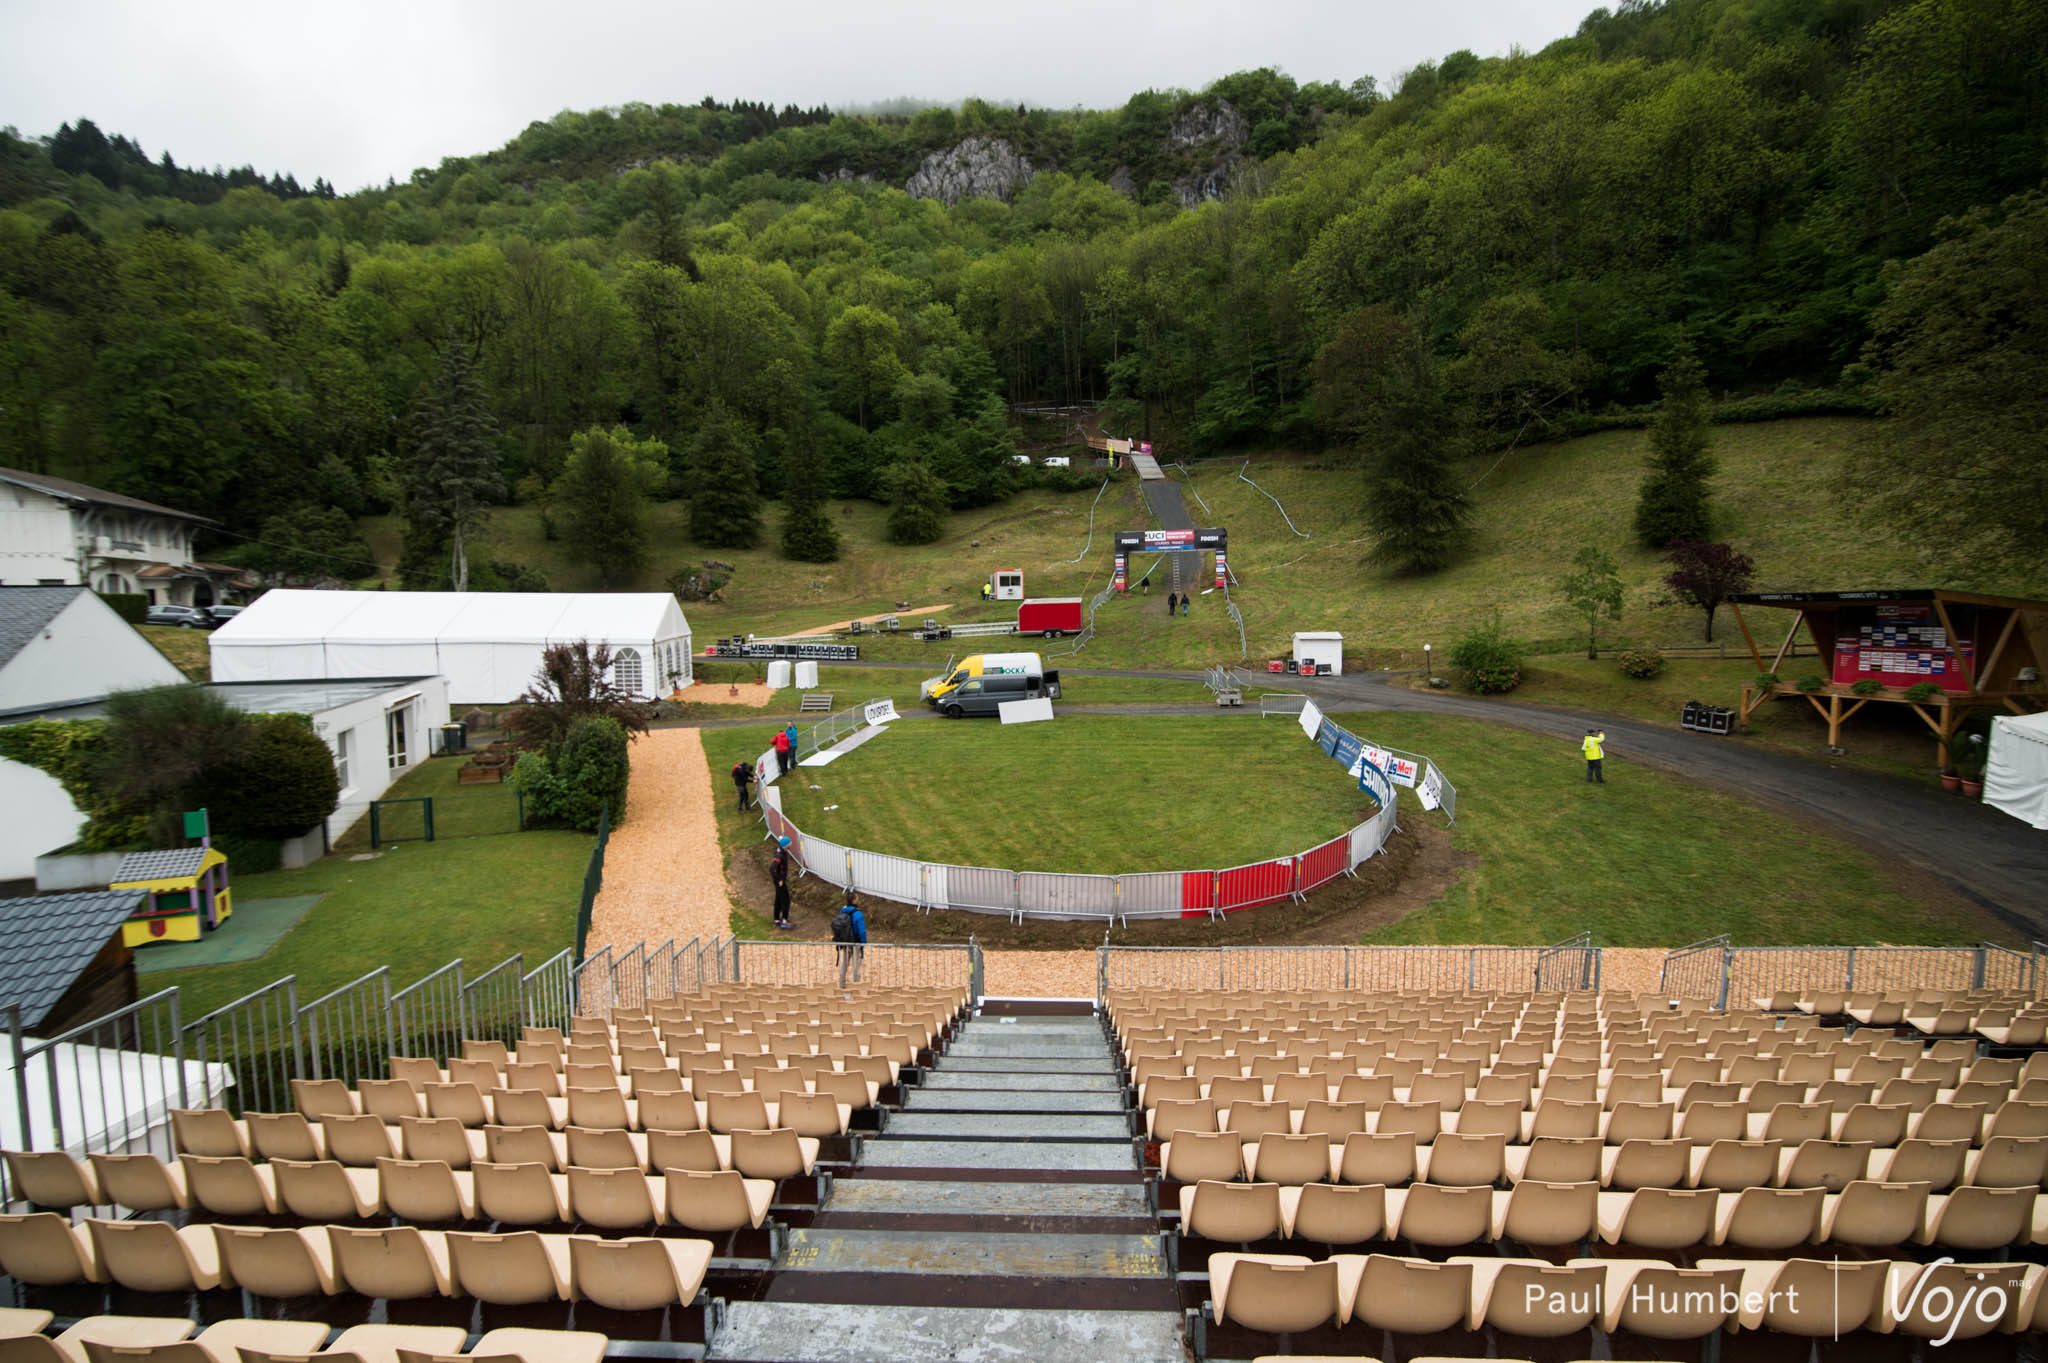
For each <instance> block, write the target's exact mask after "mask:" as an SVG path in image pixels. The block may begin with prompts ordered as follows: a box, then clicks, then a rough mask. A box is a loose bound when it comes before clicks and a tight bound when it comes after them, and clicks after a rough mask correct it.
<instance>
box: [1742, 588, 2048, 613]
mask: <svg viewBox="0 0 2048 1363" xmlns="http://www.w3.org/2000/svg"><path fill="white" fill-rule="evenodd" d="M1728 599H1729V600H1730V601H1731V602H1733V603H1735V604H1736V605H1739V606H1784V607H1788V608H1789V607H1802V606H1818V607H1823V608H1825V607H1829V606H1883V605H1889V604H1891V603H1893V602H1908V601H1911V602H1920V601H1941V602H1960V603H1962V604H1964V605H1970V606H2010V607H2013V608H2015V609H2018V610H2048V601H2030V600H2027V599H2026V598H2024V597H2018V596H1986V595H1984V594H1983V593H1981V592H1959V591H1951V590H1949V589H1948V588H1946V587H1892V588H1869V589H1866V590H1863V591H1853V592H1737V593H1736V594H1735V595H1733V596H1731V597H1729V598H1728Z"/></svg>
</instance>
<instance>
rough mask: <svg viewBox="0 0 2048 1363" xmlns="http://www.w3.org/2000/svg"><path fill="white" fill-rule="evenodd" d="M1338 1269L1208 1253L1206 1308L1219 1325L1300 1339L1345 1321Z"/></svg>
mask: <svg viewBox="0 0 2048 1363" xmlns="http://www.w3.org/2000/svg"><path fill="white" fill-rule="evenodd" d="M1340 1277H1341V1275H1340V1270H1339V1265H1338V1263H1337V1262H1336V1260H1334V1259H1330V1260H1325V1261H1323V1262H1322V1263H1315V1262H1312V1261H1311V1260H1309V1259H1306V1258H1303V1257H1302V1256H1301V1255H1298V1254H1212V1255H1210V1256H1209V1309H1210V1311H1211V1313H1212V1314H1213V1316H1214V1318H1215V1320H1216V1321H1217V1323H1218V1324H1224V1323H1228V1324H1232V1325H1239V1326H1243V1327H1244V1328H1246V1329H1250V1330H1265V1331H1270V1332H1273V1333H1276V1334H1299V1333H1302V1332H1305V1331H1309V1330H1313V1329H1315V1328H1317V1327H1318V1326H1321V1325H1325V1324H1328V1323H1330V1322H1331V1321H1335V1322H1337V1323H1338V1324H1340V1325H1341V1324H1343V1323H1344V1321H1345V1320H1347V1319H1348V1318H1349V1316H1350V1303H1349V1302H1347V1301H1346V1300H1344V1297H1343V1294H1342V1289H1341V1283H1340Z"/></svg>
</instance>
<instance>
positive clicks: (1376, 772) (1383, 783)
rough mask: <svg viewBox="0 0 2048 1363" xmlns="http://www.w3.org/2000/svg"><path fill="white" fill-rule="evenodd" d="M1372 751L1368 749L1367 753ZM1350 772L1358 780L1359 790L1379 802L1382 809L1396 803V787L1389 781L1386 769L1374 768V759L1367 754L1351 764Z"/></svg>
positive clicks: (1359, 756) (1363, 753) (1361, 754)
mask: <svg viewBox="0 0 2048 1363" xmlns="http://www.w3.org/2000/svg"><path fill="white" fill-rule="evenodd" d="M1370 751H1371V749H1369V748H1368V749H1366V752H1370ZM1350 771H1351V774H1352V775H1353V776H1356V777H1357V778H1358V788H1359V789H1360V790H1362V791H1364V792H1365V793H1366V794H1368V795H1370V796H1372V798H1373V799H1375V800H1377V801H1379V803H1380V806H1381V807H1382V808H1385V807H1386V806H1387V805H1390V804H1392V803H1393V802H1394V787H1393V784H1392V783H1391V782H1389V781H1388V780H1387V773H1386V769H1385V768H1384V767H1377V766H1374V765H1373V762H1372V759H1371V758H1370V757H1367V756H1366V755H1365V752H1361V753H1360V754H1359V755H1358V760H1357V761H1356V762H1354V763H1352V764H1351V767H1350Z"/></svg>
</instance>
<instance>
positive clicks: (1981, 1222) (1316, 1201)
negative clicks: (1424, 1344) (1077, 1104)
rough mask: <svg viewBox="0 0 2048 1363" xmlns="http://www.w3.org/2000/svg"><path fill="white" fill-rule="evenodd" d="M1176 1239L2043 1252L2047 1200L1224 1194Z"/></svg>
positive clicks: (2012, 1193)
mask: <svg viewBox="0 0 2048 1363" xmlns="http://www.w3.org/2000/svg"><path fill="white" fill-rule="evenodd" d="M1180 1227H1181V1233H1182V1235H1183V1236H1184V1237H1200V1238H1202V1239H1204V1240H1212V1241H1218V1242H1222V1243H1226V1244H1249V1243H1252V1242H1254V1241H1259V1240H1267V1239H1296V1238H1298V1239H1303V1240H1312V1241H1315V1242H1317V1243H1320V1244H1327V1245H1355V1244H1363V1243H1365V1242H1367V1241H1371V1240H1406V1241H1408V1242H1409V1243H1410V1244H1413V1245H1418V1246H1431V1247H1435V1248H1439V1249H1453V1248H1458V1247H1461V1246H1465V1245H1477V1244H1487V1243H1493V1242H1511V1243H1514V1244H1520V1245H1526V1246H1530V1247H1541V1248H1551V1247H1558V1246H1571V1245H1583V1244H1586V1243H1589V1242H1590V1241H1592V1240H1593V1239H1594V1237H1595V1236H1596V1235H1597V1236H1598V1238H1599V1239H1600V1241H1601V1242H1602V1243H1605V1244H1609V1245H1622V1244H1626V1245H1634V1246H1639V1247H1641V1248H1644V1249H1669V1250H1680V1249H1689V1248H1692V1247H1694V1246H1709V1247H1716V1248H1718V1247H1721V1246H1734V1247H1737V1248H1741V1249H1745V1250H1757V1251H1772V1250H1777V1251H1782V1250H1788V1249H1794V1248H1797V1247H1799V1246H1801V1245H1818V1244H1824V1243H1835V1244H1843V1245H1857V1246H1863V1247H1866V1248H1877V1249H1893V1248H1897V1247H1900V1246H1905V1245H1916V1244H1917V1245H1938V1246H1940V1247H1941V1248H1943V1249H1946V1250H1967V1251H1973V1252H1976V1251H1986V1250H2003V1249H2006V1248H2008V1247H2011V1246H2016V1245H2044V1244H2048V1199H2042V1198H2040V1197H2038V1196H2037V1190H2036V1189H2032V1188H1975V1187H1966V1188H1958V1189H1957V1190H1955V1191H1954V1192H1952V1193H1933V1194H1931V1193H1929V1192H1928V1189H1927V1185H1926V1184H1924V1183H1874V1182H1869V1181H1865V1180H1858V1181H1856V1182H1854V1183H1851V1184H1849V1185H1848V1186H1847V1187H1846V1188H1844V1189H1843V1190H1842V1191H1841V1192H1839V1193H1831V1192H1828V1191H1826V1190H1825V1189H1821V1188H1765V1187H1752V1188H1745V1189H1743V1190H1741V1191H1739V1192H1721V1191H1717V1190H1714V1189H1710V1188H1698V1189H1695V1188H1642V1189H1638V1190H1636V1191H1634V1192H1603V1191H1601V1188H1600V1185H1599V1184H1597V1183H1541V1182H1537V1181H1535V1180H1524V1181H1523V1182H1521V1183H1518V1184H1516V1185H1515V1187H1514V1189H1513V1190H1512V1191H1510V1192H1502V1191H1500V1190H1498V1189H1492V1188H1487V1187H1483V1186H1450V1185H1443V1184H1435V1183H1415V1184H1410V1185H1409V1186H1408V1187H1406V1188H1387V1187H1384V1186H1382V1185H1380V1184H1367V1185H1348V1186H1340V1185H1335V1184H1329V1183H1309V1184H1305V1185H1302V1186H1299V1187H1289V1186H1283V1185H1281V1184H1278V1183H1224V1182H1212V1181H1209V1180H1204V1181H1202V1182H1200V1183H1197V1184H1193V1185H1186V1184H1184V1185H1182V1187H1181V1189H1180Z"/></svg>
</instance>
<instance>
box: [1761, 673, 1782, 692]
mask: <svg viewBox="0 0 2048 1363" xmlns="http://www.w3.org/2000/svg"><path fill="white" fill-rule="evenodd" d="M1783 680H1785V679H1784V678H1783V677H1781V676H1779V675H1778V674H1777V673H1775V672H1759V673H1757V674H1756V688H1757V690H1759V691H1768V690H1770V689H1771V688H1772V687H1774V686H1776V685H1777V684H1778V683H1779V682H1781V681H1783Z"/></svg>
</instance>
